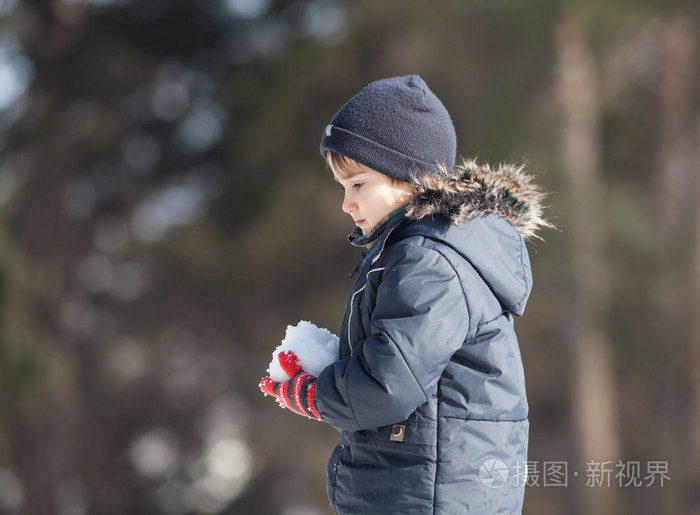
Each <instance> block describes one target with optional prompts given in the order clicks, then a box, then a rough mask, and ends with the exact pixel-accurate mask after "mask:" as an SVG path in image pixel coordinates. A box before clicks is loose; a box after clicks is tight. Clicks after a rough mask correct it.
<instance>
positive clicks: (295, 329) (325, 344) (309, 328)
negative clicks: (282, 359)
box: [267, 320, 339, 382]
mask: <svg viewBox="0 0 700 515" xmlns="http://www.w3.org/2000/svg"><path fill="white" fill-rule="evenodd" d="M338 346H339V343H338V337H337V336H336V335H334V334H333V333H331V332H330V331H328V329H322V328H320V327H317V326H316V325H315V324H312V323H311V322H306V321H304V320H302V321H300V322H299V323H298V324H297V325H295V326H291V325H288V326H287V333H286V334H285V336H284V339H283V340H282V343H281V344H280V345H279V346H278V347H277V348H276V349H275V350H274V351H273V353H272V361H271V362H270V366H269V367H268V369H267V372H268V374H269V375H270V377H271V378H272V379H273V381H278V382H284V381H287V380H289V376H288V375H287V374H285V373H284V370H282V367H281V366H280V364H279V361H278V359H277V355H278V354H279V353H280V352H282V351H285V350H290V351H293V352H294V353H295V354H296V355H297V357H298V358H299V363H301V366H302V368H303V369H304V370H305V371H306V372H308V373H309V374H311V375H313V376H316V377H318V375H319V374H320V373H321V371H323V369H324V368H326V367H327V366H328V365H330V364H331V363H333V362H335V361H338Z"/></svg>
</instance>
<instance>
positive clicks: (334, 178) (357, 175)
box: [333, 170, 367, 183]
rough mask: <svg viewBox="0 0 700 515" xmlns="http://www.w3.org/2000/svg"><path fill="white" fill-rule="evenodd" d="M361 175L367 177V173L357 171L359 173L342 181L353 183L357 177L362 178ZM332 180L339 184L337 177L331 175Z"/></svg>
mask: <svg viewBox="0 0 700 515" xmlns="http://www.w3.org/2000/svg"><path fill="white" fill-rule="evenodd" d="M362 175H367V172H366V171H364V170H362V171H359V172H357V173H354V174H352V175H350V176H348V178H347V179H343V180H344V181H353V180H355V179H356V178H357V177H360V176H362ZM333 180H334V181H335V182H337V183H340V180H339V179H338V176H337V175H336V174H333Z"/></svg>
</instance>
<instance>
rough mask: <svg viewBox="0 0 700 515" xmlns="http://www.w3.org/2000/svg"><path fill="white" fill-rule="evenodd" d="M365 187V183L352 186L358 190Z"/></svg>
mask: <svg viewBox="0 0 700 515" xmlns="http://www.w3.org/2000/svg"><path fill="white" fill-rule="evenodd" d="M364 185H365V183H364V182H356V183H355V184H353V185H352V187H353V188H355V189H356V190H359V189H360V188H361V187H362V186H364Z"/></svg>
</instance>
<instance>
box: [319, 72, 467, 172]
mask: <svg viewBox="0 0 700 515" xmlns="http://www.w3.org/2000/svg"><path fill="white" fill-rule="evenodd" d="M328 150H332V151H334V152H337V153H338V154H341V155H343V156H346V157H349V158H351V159H354V160H355V161H357V162H358V163H362V164H363V165H365V166H368V167H369V168H372V169H373V170H376V171H378V172H381V173H383V174H384V175H388V176H389V177H393V178H394V179H398V180H401V181H409V180H410V178H411V176H412V175H423V174H426V173H428V174H432V173H435V172H436V165H438V164H443V165H445V166H446V167H447V168H448V169H450V170H452V169H453V168H454V165H455V157H456V153H457V137H456V135H455V129H454V126H453V125H452V120H451V119H450V115H449V113H448V112H447V109H445V106H444V105H442V102H440V100H439V99H438V98H437V97H436V96H435V95H434V94H433V92H432V91H430V89H428V86H427V85H426V84H425V82H423V79H421V78H420V77H419V76H417V75H407V76H405V77H394V78H390V79H384V80H379V81H377V82H373V83H371V84H370V85H368V86H367V87H365V88H364V89H363V90H362V91H360V92H359V93H358V94H357V95H355V96H354V97H353V98H351V99H350V101H349V102H348V103H347V104H345V105H344V106H343V107H342V108H341V109H340V111H338V112H337V113H336V115H335V116H334V117H333V119H332V120H331V123H330V124H329V125H328V126H327V127H326V130H325V132H324V134H323V139H322V140H321V155H322V156H323V157H324V158H325V156H326V151H328Z"/></svg>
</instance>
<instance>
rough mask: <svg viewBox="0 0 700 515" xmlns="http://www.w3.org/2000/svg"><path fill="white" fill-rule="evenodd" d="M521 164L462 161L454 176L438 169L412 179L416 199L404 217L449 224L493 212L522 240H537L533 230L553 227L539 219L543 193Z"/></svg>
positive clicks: (457, 223) (535, 231)
mask: <svg viewBox="0 0 700 515" xmlns="http://www.w3.org/2000/svg"><path fill="white" fill-rule="evenodd" d="M524 168H525V167H524V166H523V165H510V164H503V165H498V167H496V168H495V169H492V168H491V167H490V166H489V165H479V164H477V163H476V161H466V160H465V161H463V162H462V163H461V164H460V165H457V166H456V167H455V171H454V173H453V172H451V171H450V170H448V169H446V168H444V167H443V168H441V169H440V170H439V173H438V174H436V175H428V174H426V175H423V176H421V177H417V178H414V179H413V181H412V183H413V185H414V186H415V187H416V191H417V193H416V196H415V197H414V198H413V200H412V201H411V202H410V203H409V205H408V206H407V209H406V215H407V216H408V217H409V218H412V219H414V220H417V219H419V218H423V217H425V216H433V215H444V216H446V217H447V218H449V219H450V220H451V221H452V223H454V224H455V225H459V224H460V223H462V222H465V221H467V220H469V219H470V218H474V217H477V216H481V215H484V214H486V213H495V214H497V215H499V216H500V217H502V218H504V219H505V220H506V221H508V222H509V223H510V224H511V225H513V226H514V227H515V228H516V229H517V230H518V232H520V234H521V235H522V236H523V238H525V239H526V240H530V239H533V238H539V239H541V238H540V237H539V236H537V231H538V230H539V229H541V228H550V227H553V226H552V224H550V223H549V222H547V220H545V219H544V218H543V214H542V211H543V206H542V201H543V200H544V198H545V196H546V195H545V193H544V192H543V191H542V189H540V187H539V186H537V185H536V184H532V176H530V175H527V174H526V173H525V172H524Z"/></svg>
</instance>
